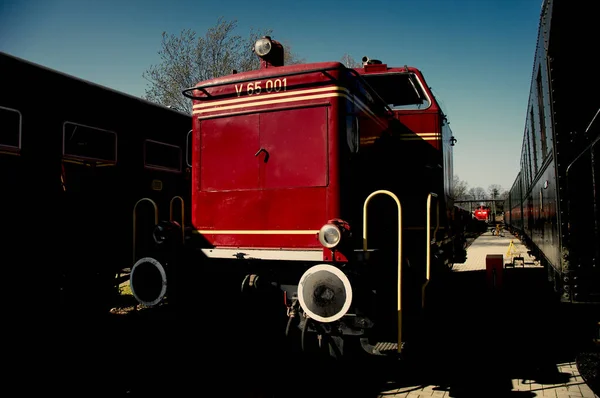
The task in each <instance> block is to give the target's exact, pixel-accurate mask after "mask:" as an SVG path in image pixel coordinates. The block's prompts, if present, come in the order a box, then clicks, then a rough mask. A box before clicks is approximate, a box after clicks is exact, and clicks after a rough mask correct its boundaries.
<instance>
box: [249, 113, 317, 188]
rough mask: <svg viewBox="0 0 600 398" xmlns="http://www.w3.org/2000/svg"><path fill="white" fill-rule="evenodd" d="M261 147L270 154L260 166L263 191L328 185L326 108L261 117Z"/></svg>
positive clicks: (266, 114)
mask: <svg viewBox="0 0 600 398" xmlns="http://www.w3.org/2000/svg"><path fill="white" fill-rule="evenodd" d="M260 145H261V148H264V149H265V150H266V151H267V152H268V154H269V157H268V159H267V161H266V162H265V161H262V162H261V163H260V165H261V166H260V168H261V173H260V180H261V181H260V185H261V187H262V188H263V189H272V188H295V187H323V186H326V185H327V108H326V107H324V106H322V107H315V108H301V109H290V110H282V111H278V112H269V113H263V114H261V115H260ZM262 156H265V155H262ZM263 159H264V158H263Z"/></svg>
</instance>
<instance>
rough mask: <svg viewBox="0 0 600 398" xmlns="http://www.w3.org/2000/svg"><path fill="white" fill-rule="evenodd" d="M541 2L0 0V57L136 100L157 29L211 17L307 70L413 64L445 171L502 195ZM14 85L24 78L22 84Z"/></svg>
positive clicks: (510, 174)
mask: <svg viewBox="0 0 600 398" xmlns="http://www.w3.org/2000/svg"><path fill="white" fill-rule="evenodd" d="M541 4H542V0H413V1H405V0H395V1H394V0H368V1H365V0H363V1H354V0H345V1H342V0H319V1H313V0H301V1H298V0H295V1H284V0H279V1H272V0H260V1H248V0H243V1H238V0H227V1H215V0H210V1H206V0H185V1H177V0H172V1H155V0H144V1H141V0H119V1H115V0H19V1H14V0H4V1H3V2H2V3H1V5H0V51H3V52H6V53H9V54H12V55H15V56H18V57H21V58H24V59H27V60H30V61H33V62H36V63H39V64H42V65H44V66H47V67H50V68H53V69H57V70H60V71H62V72H65V73H68V74H71V75H74V76H77V77H80V78H83V79H86V80H89V81H92V82H95V83H98V84H101V85H104V86H108V87H111V88H113V89H116V90H119V91H123V92H126V93H129V94H132V95H136V96H142V95H143V94H144V93H145V89H146V87H147V82H146V81H145V80H144V79H143V78H142V73H143V72H144V71H145V70H147V69H148V67H149V66H150V65H153V64H157V63H158V62H159V59H158V55H157V52H158V50H159V49H160V43H161V33H162V32H163V31H166V32H168V33H174V34H178V33H179V32H181V30H183V29H187V28H190V29H193V30H195V31H196V32H197V33H198V34H199V35H204V34H205V32H206V30H207V29H208V28H209V27H212V26H214V25H215V24H216V23H217V19H218V18H219V17H223V18H224V19H225V20H228V21H233V20H237V21H238V31H237V32H236V33H239V34H240V35H242V36H244V37H245V36H247V34H248V33H249V32H250V29H251V28H256V29H273V38H274V39H276V40H279V41H283V42H288V43H289V44H290V45H291V47H292V50H293V51H294V52H295V53H296V54H297V55H298V56H299V57H301V58H303V59H305V60H306V61H307V62H321V61H338V60H340V59H341V57H342V56H343V55H344V54H345V53H348V54H350V55H351V56H353V57H354V58H355V59H356V60H360V58H361V57H362V56H363V55H367V56H369V57H370V58H376V59H381V60H382V61H384V62H385V63H387V64H389V65H405V64H408V65H410V66H415V67H417V68H420V69H421V70H422V71H423V73H424V74H425V78H426V79H427V80H428V84H429V86H430V87H432V88H433V90H434V93H435V94H436V96H437V97H438V98H439V99H440V100H441V102H442V104H443V106H444V108H445V110H446V113H447V114H448V119H449V120H450V123H451V124H450V126H451V128H452V130H453V132H454V135H455V136H456V138H457V139H458V143H457V144H456V146H455V147H454V148H455V152H454V154H455V157H454V166H455V175H458V177H459V178H460V179H461V180H463V181H466V182H467V183H468V184H469V187H482V188H484V189H485V190H487V188H488V186H489V185H491V184H499V185H500V186H502V187H503V188H504V189H509V188H510V186H511V185H512V182H513V180H514V178H515V176H516V173H517V171H518V167H519V157H520V151H521V142H522V135H523V129H524V126H525V116H526V114H525V113H526V108H527V101H528V95H529V86H530V79H531V71H532V67H533V56H534V52H535V46H536V38H537V28H538V19H539V15H540V9H541ZM22 78H26V76H23V77H22Z"/></svg>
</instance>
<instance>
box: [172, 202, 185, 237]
mask: <svg viewBox="0 0 600 398" xmlns="http://www.w3.org/2000/svg"><path fill="white" fill-rule="evenodd" d="M175 199H179V201H180V202H181V242H183V241H185V231H184V228H185V224H184V223H185V214H184V211H185V209H184V207H185V206H184V202H183V198H182V197H181V196H173V198H172V199H171V202H169V220H170V221H173V201H174V200H175Z"/></svg>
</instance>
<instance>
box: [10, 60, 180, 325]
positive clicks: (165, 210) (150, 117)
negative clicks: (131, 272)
mask: <svg viewBox="0 0 600 398" xmlns="http://www.w3.org/2000/svg"><path fill="white" fill-rule="evenodd" d="M0 72H1V74H0V82H1V84H2V91H1V93H0V184H1V185H0V189H1V194H0V219H1V221H2V228H1V232H0V233H1V235H2V237H1V239H0V244H1V245H2V257H1V262H2V268H3V269H5V270H10V271H11V275H13V276H14V278H15V279H14V283H13V284H12V285H11V286H13V287H15V293H16V294H17V295H19V296H20V298H15V297H13V299H14V304H15V305H18V304H19V303H20V301H19V300H25V301H28V300H34V302H35V303H36V304H35V305H33V306H30V307H28V308H29V309H31V310H32V311H36V310H38V309H41V308H44V309H52V310H56V308H57V306H62V305H63V304H64V305H66V304H68V307H65V306H63V307H62V308H68V310H69V311H72V310H73V308H78V307H79V306H85V308H86V312H85V313H91V312H92V311H90V310H91V309H92V308H97V309H99V310H102V309H106V306H108V305H110V304H111V303H112V302H111V298H112V297H113V294H114V293H115V275H116V274H117V273H118V272H120V271H121V270H123V269H126V268H130V267H131V266H132V265H133V263H134V260H135V258H137V257H140V256H143V255H144V254H147V251H146V250H148V249H149V247H150V246H149V245H148V242H149V241H150V240H151V239H152V236H151V235H149V234H148V232H147V231H148V230H151V227H152V226H154V225H155V223H156V219H158V218H167V219H168V218H169V217H170V213H171V212H172V217H173V218H174V219H175V220H176V221H178V222H179V223H181V222H182V221H181V217H182V216H184V217H189V209H188V211H187V213H185V214H182V210H183V209H182V205H184V204H185V206H189V200H188V198H189V184H190V181H189V176H190V166H189V165H188V164H186V142H187V139H188V133H189V132H190V129H191V118H190V115H189V114H184V113H181V112H177V111H174V110H172V109H168V108H166V107H162V106H158V105H156V104H153V103H150V102H147V101H144V100H141V99H139V98H135V97H133V96H129V95H126V94H123V93H119V92H116V91H113V90H110V89H107V88H105V87H101V86H99V85H96V84H92V83H90V82H87V81H84V80H81V79H78V78H75V77H72V76H69V75H66V74H63V73H59V72H57V71H54V70H51V69H48V68H45V67H41V66H39V65H36V64H33V63H31V62H27V61H24V60H22V59H19V58H16V57H14V56H11V55H8V54H4V53H1V54H0ZM173 198H175V199H173ZM141 199H144V200H141ZM140 200H141V202H139V201H140ZM138 202H139V204H138ZM136 204H137V207H136ZM155 206H156V209H155ZM134 209H135V210H134ZM155 212H158V214H155ZM134 223H135V224H137V225H135V224H134ZM134 232H135V233H137V235H138V236H137V238H134ZM134 239H135V240H134ZM134 250H135V253H134ZM134 256H135V257H134ZM17 286H18V287H17Z"/></svg>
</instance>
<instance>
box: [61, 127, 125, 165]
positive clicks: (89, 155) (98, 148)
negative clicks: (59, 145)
mask: <svg viewBox="0 0 600 398" xmlns="http://www.w3.org/2000/svg"><path fill="white" fill-rule="evenodd" d="M63 155H64V156H70V157H76V158H81V159H91V160H99V161H103V162H112V163H115V162H116V161H117V134H115V133H114V132H112V131H108V130H102V129H99V128H95V127H90V126H84V125H81V124H75V123H70V122H66V123H65V124H64V127H63Z"/></svg>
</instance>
